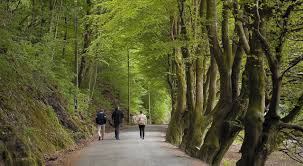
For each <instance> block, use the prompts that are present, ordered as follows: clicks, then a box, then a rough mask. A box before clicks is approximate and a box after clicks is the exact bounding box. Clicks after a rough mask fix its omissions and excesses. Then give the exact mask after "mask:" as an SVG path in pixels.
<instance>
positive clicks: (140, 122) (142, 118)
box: [138, 116, 145, 125]
mask: <svg viewBox="0 0 303 166" xmlns="http://www.w3.org/2000/svg"><path fill="white" fill-rule="evenodd" d="M138 124H139V125H145V118H144V117H143V116H140V117H139V120H138Z"/></svg>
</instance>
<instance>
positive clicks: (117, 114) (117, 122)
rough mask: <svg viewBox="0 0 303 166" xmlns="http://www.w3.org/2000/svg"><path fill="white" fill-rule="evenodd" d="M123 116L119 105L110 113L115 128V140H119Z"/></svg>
mask: <svg viewBox="0 0 303 166" xmlns="http://www.w3.org/2000/svg"><path fill="white" fill-rule="evenodd" d="M123 118H124V114H123V112H122V111H121V110H120V108H119V107H116V109H115V110H114V112H113V114H112V121H113V126H114V128H115V138H116V140H119V139H120V137H119V135H120V126H121V124H122V121H123Z"/></svg>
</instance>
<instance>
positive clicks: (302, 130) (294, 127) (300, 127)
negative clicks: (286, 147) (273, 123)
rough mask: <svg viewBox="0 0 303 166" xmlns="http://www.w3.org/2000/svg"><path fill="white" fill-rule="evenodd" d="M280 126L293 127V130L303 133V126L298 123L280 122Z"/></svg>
mask: <svg viewBox="0 0 303 166" xmlns="http://www.w3.org/2000/svg"><path fill="white" fill-rule="evenodd" d="M279 127H280V128H285V129H293V130H296V131H300V132H302V133H303V127H302V126H300V125H297V124H290V123H284V122H280V124H279Z"/></svg>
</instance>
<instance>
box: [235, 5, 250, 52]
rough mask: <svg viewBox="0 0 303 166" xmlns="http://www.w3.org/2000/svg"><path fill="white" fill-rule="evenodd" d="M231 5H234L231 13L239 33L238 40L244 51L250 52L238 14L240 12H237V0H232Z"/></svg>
mask: <svg viewBox="0 0 303 166" xmlns="http://www.w3.org/2000/svg"><path fill="white" fill-rule="evenodd" d="M233 7H234V8H233V9H234V10H233V15H234V17H235V19H236V29H237V33H238V35H239V38H240V41H241V44H242V46H243V49H244V51H245V53H246V54H248V53H249V52H250V46H249V43H248V40H247V37H246V34H245V31H244V28H243V22H242V19H241V18H240V16H239V14H240V13H239V5H238V1H237V0H234V2H233Z"/></svg>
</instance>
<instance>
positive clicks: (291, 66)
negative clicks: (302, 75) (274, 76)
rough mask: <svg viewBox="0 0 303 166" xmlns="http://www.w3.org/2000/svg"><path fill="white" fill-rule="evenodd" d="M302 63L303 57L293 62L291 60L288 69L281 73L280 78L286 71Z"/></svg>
mask: <svg viewBox="0 0 303 166" xmlns="http://www.w3.org/2000/svg"><path fill="white" fill-rule="evenodd" d="M302 61H303V55H301V56H299V57H297V58H295V59H294V60H292V61H291V62H290V65H289V66H288V68H287V69H285V70H284V71H283V72H282V74H281V78H282V77H283V76H284V75H285V74H286V73H287V72H288V71H290V70H291V69H292V68H293V67H295V66H296V65H297V64H299V63H300V62H302Z"/></svg>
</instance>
